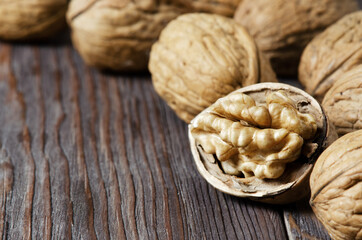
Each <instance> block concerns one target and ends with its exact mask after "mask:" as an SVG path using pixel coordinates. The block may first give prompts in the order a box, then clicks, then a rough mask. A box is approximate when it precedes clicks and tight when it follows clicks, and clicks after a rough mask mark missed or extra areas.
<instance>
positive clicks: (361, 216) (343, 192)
mask: <svg viewBox="0 0 362 240" xmlns="http://www.w3.org/2000/svg"><path fill="white" fill-rule="evenodd" d="M310 188H311V199H310V204H311V206H312V209H313V211H314V213H315V214H316V216H317V217H318V219H319V220H320V221H321V222H322V223H323V225H324V226H325V228H326V229H327V231H328V233H329V235H330V236H331V237H332V238H333V239H335V240H349V239H351V240H352V239H362V130H358V131H355V132H352V133H348V134H346V135H344V136H343V137H341V138H339V139H338V140H337V141H335V142H334V143H333V144H332V145H331V146H329V147H328V148H327V149H326V150H325V151H324V152H323V153H322V154H321V155H320V157H319V158H318V160H317V162H316V164H315V166H314V169H313V171H312V174H311V177H310Z"/></svg>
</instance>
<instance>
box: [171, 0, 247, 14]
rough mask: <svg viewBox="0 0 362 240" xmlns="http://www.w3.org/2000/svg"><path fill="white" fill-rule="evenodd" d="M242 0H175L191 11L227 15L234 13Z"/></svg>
mask: <svg viewBox="0 0 362 240" xmlns="http://www.w3.org/2000/svg"><path fill="white" fill-rule="evenodd" d="M240 1H242V0H212V1H211V0H174V2H175V3H178V4H180V5H183V6H185V7H186V8H187V9H190V12H206V13H215V14H219V15H223V16H227V17H232V16H233V15H234V12H235V9H236V8H237V6H238V4H239V2H240Z"/></svg>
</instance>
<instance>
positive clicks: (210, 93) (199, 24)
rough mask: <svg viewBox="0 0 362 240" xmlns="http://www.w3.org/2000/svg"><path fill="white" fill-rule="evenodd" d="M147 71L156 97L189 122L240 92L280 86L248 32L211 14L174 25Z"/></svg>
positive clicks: (158, 45)
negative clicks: (256, 86)
mask: <svg viewBox="0 0 362 240" xmlns="http://www.w3.org/2000/svg"><path fill="white" fill-rule="evenodd" d="M149 69H150V71H151V73H152V80H153V84H154V87H155V89H156V91H157V93H158V94H159V95H160V96H161V97H162V98H164V99H165V100H166V102H167V103H168V104H169V105H170V107H171V108H172V109H173V110H174V111H175V112H176V113H177V115H178V116H179V117H180V118H181V119H183V120H185V121H186V122H189V121H190V120H191V119H192V118H193V117H194V116H195V115H196V114H198V113H199V112H201V111H202V110H203V109H205V108H206V107H208V106H209V105H211V104H212V103H213V102H215V101H216V100H217V99H219V98H220V97H223V96H225V95H226V94H228V93H229V92H231V91H233V90H235V89H237V88H240V87H242V86H246V85H250V84H253V83H257V82H264V81H276V78H275V75H274V73H273V71H272V70H271V67H270V65H269V63H268V62H267V61H266V60H265V59H264V58H263V56H261V54H260V53H259V51H258V49H257V46H256V45H255V42H254V40H253V39H252V38H251V37H250V35H249V34H248V33H247V31H246V30H245V29H244V28H243V27H242V26H240V25H239V24H237V23H235V22H234V21H233V20H232V19H229V18H225V17H222V16H217V15H212V14H186V15H183V16H180V17H178V18H177V19H176V20H174V21H172V22H170V24H169V25H168V26H167V27H166V28H165V29H164V30H163V31H162V33H161V35H160V38H159V40H158V41H157V42H156V43H155V44H154V45H153V47H152V51H151V56H150V63H149Z"/></svg>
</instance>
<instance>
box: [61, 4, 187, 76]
mask: <svg viewBox="0 0 362 240" xmlns="http://www.w3.org/2000/svg"><path fill="white" fill-rule="evenodd" d="M182 12H183V11H182V10H181V9H179V8H177V7H175V6H172V5H169V4H166V3H162V2H161V3H158V2H157V1H152V0H150V1H148V0H142V1H113V0H93V1H86V0H73V1H71V3H70V5H69V10H68V13H67V19H68V22H69V25H70V26H71V29H72V40H73V44H74V46H75V48H76V49H77V50H78V51H79V53H80V55H81V56H82V58H83V59H84V61H85V62H86V63H87V64H89V65H91V66H95V67H98V68H100V69H112V70H116V71H131V70H143V69H146V68H147V63H148V55H149V51H150V49H151V46H152V44H153V42H154V41H156V39H157V37H158V35H159V34H160V32H161V30H162V29H163V28H164V26H166V24H167V23H168V22H169V21H170V20H172V19H174V18H175V17H176V16H178V15H179V14H181V13H182Z"/></svg>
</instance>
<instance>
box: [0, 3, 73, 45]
mask: <svg viewBox="0 0 362 240" xmlns="http://www.w3.org/2000/svg"><path fill="white" fill-rule="evenodd" d="M67 6H68V0H0V38H1V39H4V40H30V39H41V38H46V37H50V36H52V35H53V34H54V33H56V32H58V31H59V30H60V29H62V28H63V27H64V26H65V13H66V10H67Z"/></svg>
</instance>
